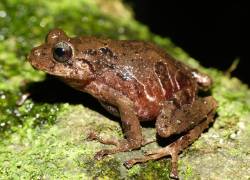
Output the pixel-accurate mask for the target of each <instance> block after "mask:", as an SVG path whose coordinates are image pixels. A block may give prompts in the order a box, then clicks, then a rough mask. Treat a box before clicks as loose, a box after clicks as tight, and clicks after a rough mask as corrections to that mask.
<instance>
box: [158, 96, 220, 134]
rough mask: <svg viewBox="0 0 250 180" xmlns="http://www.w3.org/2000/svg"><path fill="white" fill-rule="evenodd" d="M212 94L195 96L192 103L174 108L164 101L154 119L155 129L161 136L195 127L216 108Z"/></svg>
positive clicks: (171, 104)
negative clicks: (202, 96)
mask: <svg viewBox="0 0 250 180" xmlns="http://www.w3.org/2000/svg"><path fill="white" fill-rule="evenodd" d="M216 104H217V103H216V101H215V99H214V98H213V97H212V96H208V97H205V98H197V99H196V100H195V101H194V102H193V104H186V105H183V106H181V107H180V109H176V107H175V105H174V104H173V103H171V102H166V104H165V105H164V107H163V109H162V111H161V114H160V115H159V116H158V117H157V120H156V130H157V133H158V134H159V135H160V136H161V137H169V136H170V135H173V134H180V133H181V132H185V131H188V130H190V129H192V128H193V127H195V126H196V125H197V124H199V123H200V122H202V121H203V120H205V118H206V117H207V115H208V114H209V113H210V112H211V111H213V110H214V109H215V108H216Z"/></svg>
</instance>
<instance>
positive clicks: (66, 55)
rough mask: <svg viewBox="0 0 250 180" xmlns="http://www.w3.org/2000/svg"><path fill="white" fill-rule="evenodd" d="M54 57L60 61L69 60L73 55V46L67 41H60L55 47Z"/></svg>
mask: <svg viewBox="0 0 250 180" xmlns="http://www.w3.org/2000/svg"><path fill="white" fill-rule="evenodd" d="M52 51H53V57H54V59H55V60H56V61H58V62H62V63H63V62H67V61H68V60H70V59H71V57H72V48H71V46H70V45H69V44H68V43H66V42H59V43H57V44H56V45H55V46H54V48H53V50H52Z"/></svg>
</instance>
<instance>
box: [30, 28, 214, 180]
mask: <svg viewBox="0 0 250 180" xmlns="http://www.w3.org/2000/svg"><path fill="white" fill-rule="evenodd" d="M59 42H65V43H67V44H68V45H69V47H71V49H72V56H70V58H68V59H67V60H66V61H64V62H59V61H58V60H56V59H55V57H54V56H53V51H54V49H53V48H54V47H55V45H56V44H57V43H59ZM28 60H29V61H30V63H31V64H32V66H33V67H35V68H36V69H39V70H42V71H45V72H47V73H49V74H52V75H55V76H57V77H59V78H60V79H62V80H63V81H64V82H65V83H67V84H69V85H70V86H72V87H73V88H75V89H77V90H80V91H83V92H86V93H89V94H91V95H92V96H94V97H95V98H97V99H98V100H99V101H100V102H101V104H102V105H103V107H104V108H105V109H106V110H108V111H109V112H110V113H112V114H114V115H116V116H120V117H121V121H122V126H123V131H124V134H125V137H126V139H123V140H110V139H103V138H101V137H100V136H98V135H97V134H95V133H91V134H90V135H89V138H90V139H96V140H99V141H100V142H102V143H105V144H113V145H116V147H115V148H114V149H104V150H101V151H100V152H98V153H97V154H96V156H95V157H96V158H97V159H101V158H102V157H103V156H104V155H108V154H113V153H116V152H121V151H130V150H133V149H139V148H140V147H141V146H143V145H145V144H147V142H145V141H144V140H143V137H142V133H141V126H140V121H149V120H153V121H156V123H155V126H156V130H157V133H158V135H159V136H160V137H164V138H167V137H169V136H172V135H177V136H178V138H177V140H176V141H174V142H172V143H171V144H169V145H168V146H166V147H165V148H162V149H159V150H156V151H153V152H150V153H147V154H146V155H145V157H143V158H138V159H132V160H129V161H127V162H125V165H126V166H127V167H131V166H132V165H133V164H135V163H138V162H145V161H147V160H150V159H158V158H161V157H163V156H167V155H171V157H172V172H171V177H173V178H177V177H178V175H177V160H178V153H179V152H180V151H182V150H183V149H184V148H186V147H187V146H188V145H189V144H191V143H192V142H193V141H194V140H195V139H197V138H198V137H199V135H200V134H201V133H202V132H203V130H204V129H206V128H207V127H208V124H209V123H211V122H212V121H213V116H214V112H215V109H216V106H217V103H216V101H215V100H214V98H213V97H211V96H209V97H204V98H202V97H198V95H197V93H198V91H199V90H206V89H209V87H210V86H211V83H212V81H211V79H210V78H209V77H208V76H207V75H205V74H202V73H200V72H198V71H196V70H194V69H191V68H190V67H188V66H186V65H184V64H182V63H181V62H179V61H176V60H175V59H173V58H172V57H171V56H169V55H168V54H167V53H166V52H165V51H164V50H162V49H160V48H158V47H157V46H155V45H153V44H151V43H148V42H142V41H126V40H124V41H118V40H110V39H103V38H95V37H76V38H70V37H68V36H67V35H66V34H65V33H64V32H63V31H62V30H60V29H54V30H52V31H51V32H49V34H48V35H47V39H46V42H45V43H44V44H43V45H41V46H39V47H36V48H34V49H33V50H32V51H31V53H30V54H29V56H28Z"/></svg>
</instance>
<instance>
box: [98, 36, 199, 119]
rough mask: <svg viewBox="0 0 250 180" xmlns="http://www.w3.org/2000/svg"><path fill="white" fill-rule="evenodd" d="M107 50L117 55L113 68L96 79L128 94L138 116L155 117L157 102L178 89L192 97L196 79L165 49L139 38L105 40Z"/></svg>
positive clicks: (158, 107) (168, 97)
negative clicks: (183, 90) (106, 41)
mask: <svg viewBox="0 0 250 180" xmlns="http://www.w3.org/2000/svg"><path fill="white" fill-rule="evenodd" d="M107 48H108V49H109V52H112V54H113V55H114V56H116V57H117V59H116V63H115V68H114V69H113V70H109V71H105V72H103V73H102V75H101V76H100V77H99V78H100V81H101V82H103V83H105V84H107V85H108V86H110V87H112V88H114V89H116V90H117V91H119V92H122V94H124V95H126V96H127V97H129V98H130V99H131V100H132V101H133V102H134V104H135V107H136V109H137V111H138V115H139V116H140V117H142V119H152V118H155V117H156V116H157V115H158V113H159V111H160V109H161V102H163V101H166V100H169V99H171V98H174V96H175V94H176V93H177V92H179V91H181V90H182V89H187V93H189V92H190V94H186V95H185V96H190V97H188V98H187V99H192V98H193V96H194V93H191V92H193V91H194V90H195V88H196V87H195V86H196V83H195V82H194V80H193V79H192V77H191V72H189V71H188V70H187V69H186V68H185V67H184V66H183V65H182V64H181V63H180V62H177V61H175V60H174V59H173V58H172V57H171V56H169V55H168V54H167V53H165V51H163V50H161V49H160V48H158V47H156V46H155V45H153V44H151V43H146V42H143V41H109V43H107Z"/></svg>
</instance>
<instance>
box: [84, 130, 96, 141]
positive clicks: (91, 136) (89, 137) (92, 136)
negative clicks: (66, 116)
mask: <svg viewBox="0 0 250 180" xmlns="http://www.w3.org/2000/svg"><path fill="white" fill-rule="evenodd" d="M97 139H98V135H97V134H96V133H95V132H93V131H92V132H90V133H89V134H88V135H87V137H86V140H87V141H94V140H97Z"/></svg>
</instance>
